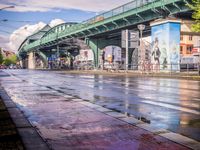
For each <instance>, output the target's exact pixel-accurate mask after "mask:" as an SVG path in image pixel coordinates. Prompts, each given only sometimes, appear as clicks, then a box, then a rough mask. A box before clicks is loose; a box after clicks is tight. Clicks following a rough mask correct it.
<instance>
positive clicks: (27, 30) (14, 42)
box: [0, 19, 64, 52]
mask: <svg viewBox="0 0 200 150" xmlns="http://www.w3.org/2000/svg"><path fill="white" fill-rule="evenodd" d="M63 22H64V21H63V20H61V19H54V20H52V21H51V22H50V25H51V27H53V26H56V25H58V24H61V23H63ZM45 25H46V24H45V23H43V22H39V23H37V24H34V25H29V24H27V25H25V26H22V27H20V28H19V29H17V30H15V31H14V32H13V33H12V34H11V35H10V37H9V40H8V38H7V39H6V37H0V40H1V38H3V39H5V40H4V42H5V44H2V45H0V47H1V46H2V47H5V48H6V49H7V50H11V51H14V52H16V51H17V50H18V48H19V46H20V45H21V43H22V42H23V41H24V40H25V39H26V38H27V37H28V36H30V35H32V34H33V33H35V32H37V31H39V30H41V29H42V28H43V27H44V26H45ZM2 43H3V42H2ZM0 44H1V43H0Z"/></svg>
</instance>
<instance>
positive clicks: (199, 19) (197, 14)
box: [190, 0, 200, 32]
mask: <svg viewBox="0 0 200 150" xmlns="http://www.w3.org/2000/svg"><path fill="white" fill-rule="evenodd" d="M192 1H193V4H191V5H190V8H191V9H192V10H193V11H194V13H193V15H192V17H193V18H194V19H195V24H193V25H192V30H193V31H194V32H200V0H192Z"/></svg>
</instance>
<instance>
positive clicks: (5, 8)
mask: <svg viewBox="0 0 200 150" xmlns="http://www.w3.org/2000/svg"><path fill="white" fill-rule="evenodd" d="M8 8H15V6H7V7H3V8H0V11H1V10H4V9H8Z"/></svg>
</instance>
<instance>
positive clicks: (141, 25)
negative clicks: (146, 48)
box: [137, 24, 146, 63]
mask: <svg viewBox="0 0 200 150" xmlns="http://www.w3.org/2000/svg"><path fill="white" fill-rule="evenodd" d="M137 27H138V29H139V30H140V50H139V52H138V57H139V63H141V61H142V60H141V53H142V38H143V31H144V29H145V27H146V26H145V25H144V24H139V25H138V26H137Z"/></svg>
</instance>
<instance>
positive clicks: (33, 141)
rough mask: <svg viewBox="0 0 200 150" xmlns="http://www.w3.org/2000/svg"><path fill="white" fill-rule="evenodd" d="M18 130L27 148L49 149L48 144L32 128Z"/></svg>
mask: <svg viewBox="0 0 200 150" xmlns="http://www.w3.org/2000/svg"><path fill="white" fill-rule="evenodd" d="M18 132H19V134H20V136H21V138H22V140H23V143H24V146H25V148H26V149H27V150H48V149H49V148H48V146H47V144H46V143H44V141H43V140H42V138H41V137H40V136H39V134H38V133H37V132H36V131H35V130H34V129H32V128H19V129H18Z"/></svg>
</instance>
